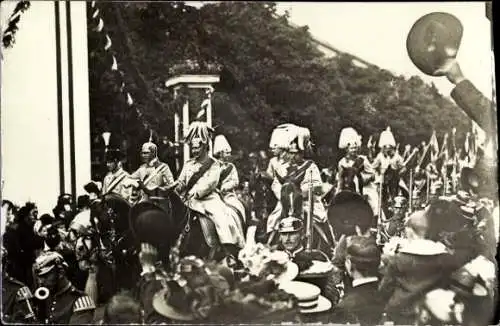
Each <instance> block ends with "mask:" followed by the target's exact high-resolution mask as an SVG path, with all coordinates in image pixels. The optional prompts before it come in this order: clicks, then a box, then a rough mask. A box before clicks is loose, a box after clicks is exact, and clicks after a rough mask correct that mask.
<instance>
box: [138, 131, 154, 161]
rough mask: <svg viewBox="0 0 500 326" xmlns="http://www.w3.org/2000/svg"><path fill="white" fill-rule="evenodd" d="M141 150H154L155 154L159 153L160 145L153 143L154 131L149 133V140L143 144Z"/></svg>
mask: <svg viewBox="0 0 500 326" xmlns="http://www.w3.org/2000/svg"><path fill="white" fill-rule="evenodd" d="M141 151H142V152H153V155H155V156H156V155H157V154H158V146H156V144H155V143H153V132H152V131H151V132H150V134H149V140H148V141H147V142H146V143H144V144H142V148H141Z"/></svg>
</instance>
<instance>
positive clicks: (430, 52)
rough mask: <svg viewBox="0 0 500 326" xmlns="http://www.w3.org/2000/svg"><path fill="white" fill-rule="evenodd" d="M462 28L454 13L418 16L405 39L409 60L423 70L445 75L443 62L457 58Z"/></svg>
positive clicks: (428, 73)
mask: <svg viewBox="0 0 500 326" xmlns="http://www.w3.org/2000/svg"><path fill="white" fill-rule="evenodd" d="M462 34H463V27H462V24H461V22H460V20H458V18H456V17H455V16H453V15H450V14H448V13H444V12H433V13H430V14H427V15H425V16H423V17H421V18H420V19H418V20H417V21H416V22H415V24H414V25H413V26H412V28H411V29H410V32H409V33H408V38H407V39H406V49H407V50H408V55H409V56H410V59H411V61H412V62H413V63H414V64H415V66H417V68H418V69H420V70H421V71H422V72H423V73H425V74H427V75H431V76H443V75H445V73H446V72H445V70H446V67H445V65H446V63H447V62H448V61H449V59H453V58H455V57H456V55H457V52H458V49H459V47H460V42H461V41H462Z"/></svg>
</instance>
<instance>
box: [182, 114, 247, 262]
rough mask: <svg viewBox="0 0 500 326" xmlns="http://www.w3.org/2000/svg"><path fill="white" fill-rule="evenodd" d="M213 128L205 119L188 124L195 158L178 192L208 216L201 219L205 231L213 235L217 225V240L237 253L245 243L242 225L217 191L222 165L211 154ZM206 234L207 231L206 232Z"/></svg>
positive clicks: (187, 166) (186, 166)
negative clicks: (210, 145) (210, 143)
mask: <svg viewBox="0 0 500 326" xmlns="http://www.w3.org/2000/svg"><path fill="white" fill-rule="evenodd" d="M212 132H213V129H211V128H209V127H208V125H207V124H206V123H205V122H199V121H195V122H193V123H191V125H190V126H189V131H188V134H187V136H186V139H185V141H186V142H188V143H189V144H190V147H191V154H192V157H193V158H192V159H190V160H188V161H187V162H186V163H185V164H184V166H183V167H182V171H181V173H180V175H179V178H178V179H177V181H176V182H177V186H176V192H177V193H178V194H179V196H180V197H181V199H182V200H183V202H184V204H185V205H186V206H187V207H189V208H190V209H191V210H192V211H195V212H197V213H199V214H202V216H204V217H206V218H208V219H209V221H210V222H211V223H213V226H212V225H211V224H210V223H208V224H207V223H206V220H205V219H200V223H201V224H202V229H203V231H204V233H207V232H208V233H209V234H208V236H209V237H213V236H214V235H213V234H212V233H213V232H214V231H213V229H212V228H215V233H216V236H217V237H218V241H219V242H220V244H221V245H222V247H223V249H224V251H225V252H226V254H227V255H233V256H234V255H236V251H237V250H238V248H242V247H243V245H244V244H245V238H244V233H243V226H242V223H241V220H240V218H239V216H238V214H236V212H235V210H233V209H231V208H230V207H229V206H228V205H227V204H226V203H225V202H224V201H223V200H222V197H221V195H220V193H219V192H218V190H217V187H218V186H219V182H220V180H221V173H222V170H223V167H222V165H221V163H220V162H219V161H218V160H216V159H214V158H212V157H211V156H210V155H209V152H208V151H209V142H210V135H211V133H212ZM205 236H207V234H205Z"/></svg>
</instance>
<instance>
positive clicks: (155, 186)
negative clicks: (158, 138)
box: [132, 137, 174, 197]
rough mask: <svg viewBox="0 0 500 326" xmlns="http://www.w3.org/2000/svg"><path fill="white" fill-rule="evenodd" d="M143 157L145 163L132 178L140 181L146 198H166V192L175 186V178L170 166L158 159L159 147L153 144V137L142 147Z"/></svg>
mask: <svg viewBox="0 0 500 326" xmlns="http://www.w3.org/2000/svg"><path fill="white" fill-rule="evenodd" d="M141 157H142V160H143V161H144V163H143V164H142V165H141V166H140V167H139V169H137V171H135V172H134V173H133V174H132V177H133V178H136V179H139V185H140V187H141V189H142V190H143V192H144V195H145V197H164V192H165V191H167V190H168V189H169V188H170V187H171V186H172V185H173V183H174V177H173V175H172V171H171V170H170V167H169V166H168V164H167V163H164V162H161V161H160V160H159V159H158V147H157V146H156V144H154V143H153V142H152V137H150V138H149V141H148V142H147V143H144V144H143V145H142V149H141Z"/></svg>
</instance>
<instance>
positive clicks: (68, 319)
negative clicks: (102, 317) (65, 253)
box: [41, 283, 96, 325]
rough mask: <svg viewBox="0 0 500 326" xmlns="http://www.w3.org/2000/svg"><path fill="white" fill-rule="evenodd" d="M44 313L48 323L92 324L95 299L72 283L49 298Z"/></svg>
mask: <svg viewBox="0 0 500 326" xmlns="http://www.w3.org/2000/svg"><path fill="white" fill-rule="evenodd" d="M47 301H48V302H47V303H46V305H45V307H43V308H41V309H43V311H42V313H43V314H44V316H45V317H46V318H45V320H44V321H43V322H45V323H46V324H70V325H82V324H90V323H92V322H93V320H94V311H95V309H96V306H95V304H94V301H93V300H92V299H91V298H90V297H89V296H88V295H86V294H85V293H84V292H83V291H80V290H78V289H76V288H75V287H74V286H73V285H72V284H71V283H68V285H67V286H66V287H65V288H64V289H63V290H62V291H59V292H58V293H56V294H55V295H53V296H51V297H49V298H48V299H47Z"/></svg>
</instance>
